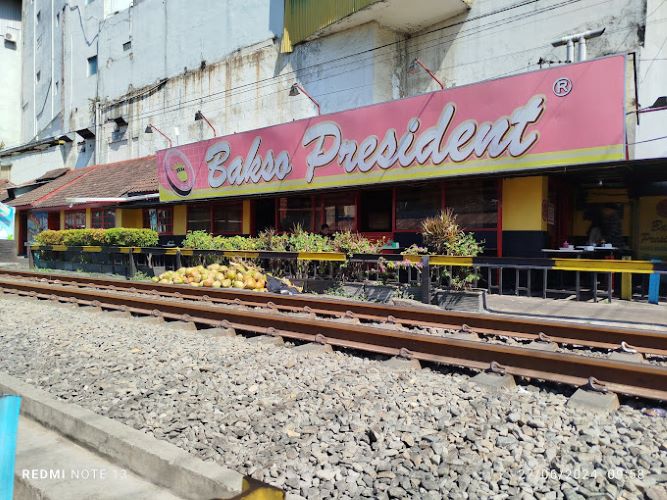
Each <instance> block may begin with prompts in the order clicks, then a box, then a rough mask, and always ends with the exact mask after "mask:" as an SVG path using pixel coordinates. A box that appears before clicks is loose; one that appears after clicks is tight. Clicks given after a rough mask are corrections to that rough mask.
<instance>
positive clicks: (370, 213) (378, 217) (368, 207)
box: [359, 189, 392, 233]
mask: <svg viewBox="0 0 667 500" xmlns="http://www.w3.org/2000/svg"><path fill="white" fill-rule="evenodd" d="M359 204H360V207H361V208H360V211H359V230H360V231H362V232H367V233H387V232H390V231H391V205H392V193H391V190H389V189H386V190H382V191H362V192H361V198H360V203H359Z"/></svg>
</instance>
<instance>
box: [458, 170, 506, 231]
mask: <svg viewBox="0 0 667 500" xmlns="http://www.w3.org/2000/svg"><path fill="white" fill-rule="evenodd" d="M445 205H446V206H447V207H448V208H451V209H452V210H454V213H456V215H457V216H458V222H459V225H460V226H461V227H463V228H466V229H473V228H485V229H492V228H495V227H497V225H498V181H497V180H496V179H482V180H472V179H471V180H468V181H457V182H450V183H448V184H447V185H446V186H445Z"/></svg>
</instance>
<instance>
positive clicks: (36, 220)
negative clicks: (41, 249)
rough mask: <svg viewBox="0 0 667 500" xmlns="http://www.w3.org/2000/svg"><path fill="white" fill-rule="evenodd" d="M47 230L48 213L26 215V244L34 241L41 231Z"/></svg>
mask: <svg viewBox="0 0 667 500" xmlns="http://www.w3.org/2000/svg"><path fill="white" fill-rule="evenodd" d="M48 228H49V213H48V212H32V211H31V212H30V213H29V214H28V243H33V242H34V241H35V236H37V235H38V234H39V233H41V232H42V231H46V230H47V229H48Z"/></svg>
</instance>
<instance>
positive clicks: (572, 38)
mask: <svg viewBox="0 0 667 500" xmlns="http://www.w3.org/2000/svg"><path fill="white" fill-rule="evenodd" d="M605 29H606V28H598V29H595V30H588V31H583V32H581V33H575V34H574V35H568V36H564V37H563V38H561V39H559V40H556V41H555V42H552V43H551V45H552V46H554V47H560V46H561V45H566V46H567V62H569V63H571V62H574V43H575V42H576V43H577V62H582V61H585V60H586V58H587V50H586V40H588V39H590V38H597V37H599V36H600V35H602V33H604V30H605Z"/></svg>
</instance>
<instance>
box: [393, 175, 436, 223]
mask: <svg viewBox="0 0 667 500" xmlns="http://www.w3.org/2000/svg"><path fill="white" fill-rule="evenodd" d="M441 208H442V190H441V188H440V186H439V185H437V184H435V185H426V186H399V187H397V188H396V230H397V231H420V230H421V222H422V221H423V220H424V219H426V218H427V217H433V216H434V215H437V214H438V212H440V209H441Z"/></svg>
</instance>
